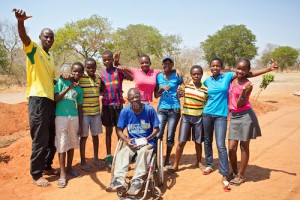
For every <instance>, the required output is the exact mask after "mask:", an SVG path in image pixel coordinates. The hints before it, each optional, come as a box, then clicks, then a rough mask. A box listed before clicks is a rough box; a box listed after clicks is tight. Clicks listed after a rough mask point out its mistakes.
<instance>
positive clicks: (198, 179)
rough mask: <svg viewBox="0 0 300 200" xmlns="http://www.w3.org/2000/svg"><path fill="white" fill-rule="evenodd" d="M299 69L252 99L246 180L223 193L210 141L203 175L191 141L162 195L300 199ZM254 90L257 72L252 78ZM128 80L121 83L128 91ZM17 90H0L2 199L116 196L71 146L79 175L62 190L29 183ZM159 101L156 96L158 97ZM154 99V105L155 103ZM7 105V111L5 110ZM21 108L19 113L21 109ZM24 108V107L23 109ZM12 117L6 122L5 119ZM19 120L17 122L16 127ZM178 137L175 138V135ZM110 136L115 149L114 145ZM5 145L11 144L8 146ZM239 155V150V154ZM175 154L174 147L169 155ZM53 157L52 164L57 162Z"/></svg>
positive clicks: (103, 176)
mask: <svg viewBox="0 0 300 200" xmlns="http://www.w3.org/2000/svg"><path fill="white" fill-rule="evenodd" d="M299 75H300V74H299V73H288V74H275V80H276V82H275V83H272V84H271V85H270V86H268V88H267V89H266V90H265V91H263V92H262V93H261V94H260V97H259V99H258V101H259V102H254V101H253V103H254V104H255V106H254V108H255V110H256V113H257V116H258V118H259V122H260V125H261V128H262V133H263V136H262V137H261V138H258V139H256V140H254V141H252V142H251V145H250V151H251V156H250V161H249V166H248V168H247V171H246V178H247V180H246V182H245V183H244V184H242V185H241V186H232V191H231V192H230V193H225V192H223V190H222V186H221V176H220V174H219V173H218V164H217V163H218V156H217V150H216V146H215V144H214V159H215V160H214V162H215V166H216V170H215V171H214V172H213V173H212V174H210V175H208V176H204V175H202V174H201V171H200V170H199V169H198V168H195V167H194V166H193V163H194V160H195V150H194V145H193V143H192V142H189V143H187V145H186V147H185V149H184V153H183V156H182V159H181V163H180V166H179V167H180V170H179V171H178V172H177V173H175V174H172V175H167V173H165V176H166V179H165V181H164V186H163V187H162V188H161V190H162V192H163V196H162V199H249V200H250V199H251V200H252V199H300V178H299V174H300V167H299V166H300V153H299V152H300V145H299V141H300V123H299V122H300V117H299V112H300V97H299V96H294V95H293V94H292V93H293V92H294V91H296V90H299V89H300V76H299ZM252 81H253V82H254V83H255V90H254V91H253V94H252V96H253V97H255V95H256V94H257V92H258V86H259V83H260V81H261V77H257V78H254V79H252ZM131 86H132V84H125V87H124V90H125V91H126V90H127V89H128V88H129V87H131ZM15 95H16V94H12V95H11V94H5V95H4V96H5V98H6V99H8V102H7V101H4V100H3V99H4V97H3V96H2V97H1V95H0V102H7V103H12V102H14V104H3V103H1V104H0V105H1V106H0V122H1V132H0V143H1V144H2V148H0V197H1V199H53V200H61V199H118V198H117V196H116V194H115V193H107V192H105V190H104V189H105V187H106V185H108V184H109V181H110V174H109V173H108V172H107V171H103V170H102V171H101V170H97V169H96V168H95V167H93V169H94V170H93V171H92V172H91V173H85V172H82V171H80V170H79V169H78V163H79V161H80V160H79V151H78V150H76V151H75V157H74V161H73V163H74V166H75V168H76V169H78V170H79V171H80V172H82V173H83V175H84V176H83V177H81V178H77V179H71V180H69V182H68V185H67V187H66V188H65V189H58V188H57V187H56V182H57V179H58V177H56V176H49V177H47V179H48V180H49V181H50V182H51V184H52V185H51V186H50V187H48V188H38V187H36V186H34V185H33V184H32V183H31V177H30V174H29V158H30V150H31V139H30V136H29V132H28V121H26V120H27V103H20V104H15V103H19V101H20V99H21V101H22V100H24V96H23V97H20V98H17V99H14V98H15V97H16V96H15ZM156 102H157V101H156ZM156 102H154V106H155V104H156ZM7 110H8V111H7ZM21 111H22V112H21ZM23 111H24V112H23ZM9 119H10V121H9ZM17 125H20V126H21V127H19V128H16V126H17ZM176 138H177V137H176ZM104 139H105V138H104V134H102V135H101V136H100V149H99V152H100V153H99V154H100V155H99V156H100V157H101V158H104V156H105V146H104V141H105V140H104ZM116 140H117V139H116V136H115V137H114V141H113V149H114V147H115V144H116ZM87 144H88V146H87V153H86V154H87V158H88V162H89V163H90V164H92V155H93V152H92V145H91V144H92V141H91V139H90V138H89V140H88V143H87ZM8 145H9V146H8ZM238 155H239V154H238ZM173 157H174V150H173V155H172V160H173ZM57 161H58V159H57V157H55V160H54V165H53V166H54V167H55V168H57V167H58V162H57Z"/></svg>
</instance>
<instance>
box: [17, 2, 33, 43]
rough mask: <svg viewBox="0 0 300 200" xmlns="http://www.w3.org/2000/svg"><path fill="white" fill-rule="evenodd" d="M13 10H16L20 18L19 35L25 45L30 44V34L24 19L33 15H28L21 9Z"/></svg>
mask: <svg viewBox="0 0 300 200" xmlns="http://www.w3.org/2000/svg"><path fill="white" fill-rule="evenodd" d="M13 12H15V16H16V18H17V20H18V32H19V36H20V38H21V40H22V42H23V44H24V45H25V46H28V45H29V44H30V42H31V40H30V38H29V36H28V35H27V33H26V29H25V26H24V21H25V20H26V19H28V18H31V17H32V16H27V15H26V12H25V11H23V10H20V9H15V8H14V9H13Z"/></svg>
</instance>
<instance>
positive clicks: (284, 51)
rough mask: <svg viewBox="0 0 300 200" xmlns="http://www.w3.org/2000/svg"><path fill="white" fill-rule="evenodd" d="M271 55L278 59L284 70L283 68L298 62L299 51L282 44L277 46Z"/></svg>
mask: <svg viewBox="0 0 300 200" xmlns="http://www.w3.org/2000/svg"><path fill="white" fill-rule="evenodd" d="M271 56H272V58H273V59H274V60H276V61H277V63H278V66H279V68H280V70H281V71H283V69H285V68H287V67H290V66H293V65H295V64H296V62H297V59H298V56H299V51H297V50H296V49H294V48H292V47H289V46H281V47H277V48H276V49H275V50H274V51H273V52H272V53H271Z"/></svg>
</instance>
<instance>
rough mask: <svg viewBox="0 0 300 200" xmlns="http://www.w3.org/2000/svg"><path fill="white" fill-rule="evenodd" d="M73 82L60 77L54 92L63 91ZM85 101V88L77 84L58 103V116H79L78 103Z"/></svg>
mask: <svg viewBox="0 0 300 200" xmlns="http://www.w3.org/2000/svg"><path fill="white" fill-rule="evenodd" d="M71 84H72V82H71V81H69V80H65V79H63V78H61V77H60V78H59V79H58V81H57V83H56V85H55V88H54V93H55V94H57V93H60V92H61V91H63V90H65V89H67V88H68V87H69V86H70V85H71ZM82 101H83V90H82V88H81V87H80V86H77V87H75V88H73V89H71V90H69V91H68V92H67V93H66V94H65V96H64V97H63V98H62V99H61V100H60V101H59V102H57V103H56V111H55V115H56V116H65V117H70V116H78V110H77V104H79V105H81V104H82Z"/></svg>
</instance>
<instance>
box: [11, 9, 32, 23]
mask: <svg viewBox="0 0 300 200" xmlns="http://www.w3.org/2000/svg"><path fill="white" fill-rule="evenodd" d="M12 12H15V16H16V18H17V20H18V21H25V20H26V19H28V18H31V17H32V16H27V15H26V12H25V11H24V10H21V9H16V8H14V9H13V10H12Z"/></svg>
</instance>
